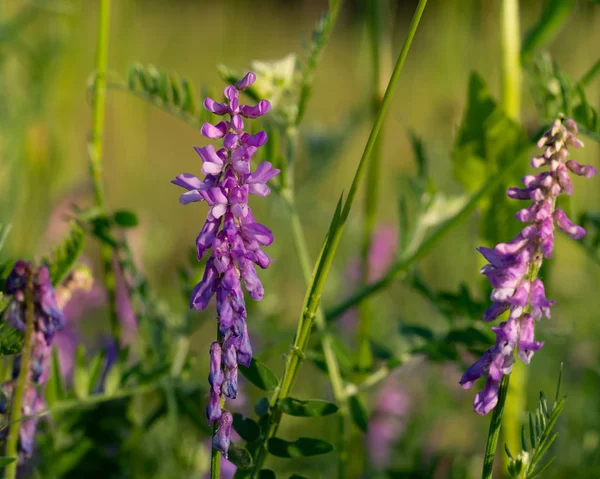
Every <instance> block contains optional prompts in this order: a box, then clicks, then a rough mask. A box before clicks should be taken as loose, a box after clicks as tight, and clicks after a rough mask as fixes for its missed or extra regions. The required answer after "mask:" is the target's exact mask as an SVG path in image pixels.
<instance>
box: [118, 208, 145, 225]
mask: <svg viewBox="0 0 600 479" xmlns="http://www.w3.org/2000/svg"><path fill="white" fill-rule="evenodd" d="M113 220H114V222H115V223H116V224H117V225H119V226H120V227H122V228H133V227H134V226H137V225H138V224H139V221H138V217H137V215H136V214H135V213H134V212H133V211H129V210H118V211H116V212H115V214H114V216H113Z"/></svg>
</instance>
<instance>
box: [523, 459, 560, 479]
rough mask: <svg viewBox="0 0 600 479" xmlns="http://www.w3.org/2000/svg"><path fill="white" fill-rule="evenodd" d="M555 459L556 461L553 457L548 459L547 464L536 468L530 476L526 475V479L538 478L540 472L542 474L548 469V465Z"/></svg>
mask: <svg viewBox="0 0 600 479" xmlns="http://www.w3.org/2000/svg"><path fill="white" fill-rule="evenodd" d="M555 459H556V457H553V458H551V459H549V460H548V462H546V464H544V465H543V466H540V467H538V468H537V469H536V470H535V471H533V472H532V473H531V474H528V475H527V479H531V478H533V477H536V476H539V475H540V474H541V473H542V472H544V471H545V470H546V469H548V467H549V466H550V464H552V463H553V462H554V460H555Z"/></svg>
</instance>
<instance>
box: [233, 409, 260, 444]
mask: <svg viewBox="0 0 600 479" xmlns="http://www.w3.org/2000/svg"><path fill="white" fill-rule="evenodd" d="M233 429H235V432H237V433H238V434H239V435H240V437H241V438H242V439H243V440H244V441H247V442H254V441H257V440H258V439H259V438H260V427H259V425H258V424H257V423H256V422H255V421H253V420H252V419H250V418H247V417H246V418H245V417H244V416H242V415H241V414H239V413H237V412H236V413H234V414H233Z"/></svg>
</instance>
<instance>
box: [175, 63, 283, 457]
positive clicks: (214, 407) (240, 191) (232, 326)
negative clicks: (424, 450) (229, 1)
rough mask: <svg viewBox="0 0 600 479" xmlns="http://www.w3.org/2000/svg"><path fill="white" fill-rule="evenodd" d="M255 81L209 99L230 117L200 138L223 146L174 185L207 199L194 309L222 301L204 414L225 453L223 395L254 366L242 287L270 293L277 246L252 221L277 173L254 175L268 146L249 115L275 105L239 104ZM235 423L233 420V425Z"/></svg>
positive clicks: (265, 168)
mask: <svg viewBox="0 0 600 479" xmlns="http://www.w3.org/2000/svg"><path fill="white" fill-rule="evenodd" d="M255 80H256V76H255V75H254V73H248V74H246V76H244V78H242V79H241V80H240V81H239V82H238V83H237V84H236V85H235V86H228V87H227V88H225V90H224V96H225V101H224V102H223V103H219V102H216V101H215V100H213V99H212V98H206V99H205V100H204V107H205V108H206V109H207V110H208V111H210V112H212V113H214V114H215V115H220V116H227V117H228V119H226V120H224V121H221V122H219V123H218V124H216V125H212V124H210V123H205V124H204V125H203V126H202V128H201V132H202V134H203V135H204V136H205V137H207V138H210V139H214V140H216V139H222V143H223V147H222V148H218V149H216V148H215V147H214V146H213V145H207V146H204V147H201V148H195V151H196V153H198V155H199V156H200V159H201V160H202V173H203V174H204V175H205V177H204V179H202V180H200V179H199V178H197V177H195V176H194V175H191V174H188V173H184V174H181V175H179V176H177V177H176V178H175V180H173V181H172V183H173V184H175V185H177V186H180V187H182V188H184V189H186V190H187V191H186V192H184V193H183V194H182V195H181V197H180V202H181V203H182V204H184V205H185V204H189V203H193V202H200V201H205V202H206V203H207V204H208V206H209V210H208V214H207V219H206V222H205V223H204V226H203V227H202V230H201V231H200V234H199V235H198V237H197V239H196V249H197V254H198V261H200V260H201V259H202V258H203V257H204V256H205V255H206V253H207V252H208V251H209V250H210V251H211V255H210V258H209V259H208V260H207V262H206V268H205V270H204V275H203V277H202V280H201V281H200V283H198V284H197V285H196V286H195V287H194V289H193V291H192V295H191V298H190V307H191V308H195V309H198V310H204V309H205V308H206V307H207V306H208V304H209V302H210V300H211V299H212V297H213V296H216V303H217V308H216V309H217V314H218V317H219V341H217V342H214V343H213V344H212V345H211V348H210V374H209V383H210V394H209V396H210V397H209V403H208V406H207V409H206V416H207V418H208V422H209V423H213V422H214V421H219V422H218V433H217V435H216V436H215V438H214V442H213V444H214V447H215V448H217V449H219V450H220V451H221V452H223V454H224V455H227V448H228V447H229V432H230V431H231V414H229V413H228V412H227V411H225V410H222V408H221V403H222V400H221V399H222V396H225V397H228V398H230V399H235V397H236V396H237V392H238V364H242V365H244V366H249V365H250V361H251V359H252V348H251V346H250V339H249V337H248V329H247V326H246V316H247V313H246V305H245V300H244V292H243V289H242V284H243V285H244V286H245V288H246V291H247V292H248V295H249V296H250V297H251V298H252V299H254V300H255V301H260V300H261V299H262V297H263V296H264V288H263V286H262V283H261V281H260V279H259V277H258V275H257V273H256V268H255V267H256V266H258V267H259V268H261V269H265V268H267V267H268V266H269V264H270V263H271V260H270V259H269V257H268V256H267V255H266V253H265V252H264V251H263V250H262V247H263V246H268V245H270V244H271V243H272V242H273V234H272V233H271V231H270V230H269V229H268V228H267V227H266V226H264V225H262V224H260V223H257V222H256V221H255V220H254V216H253V215H252V211H251V209H250V206H249V204H248V201H249V196H250V195H257V196H267V195H268V194H269V193H270V190H269V188H268V186H267V185H266V183H267V182H268V181H269V180H270V179H272V178H273V177H274V176H276V175H277V174H278V173H279V170H278V169H275V168H273V166H272V165H271V164H270V163H269V162H262V163H260V164H259V165H258V166H257V167H256V169H255V170H254V171H252V168H251V161H252V157H253V156H254V155H255V153H256V152H257V150H258V148H260V147H261V146H262V145H264V144H265V143H266V141H267V134H266V133H265V132H264V131H260V132H258V133H256V134H254V135H250V134H249V133H247V132H246V131H244V127H245V125H244V118H246V119H254V118H258V117H259V116H262V115H264V114H266V113H268V112H269V110H270V108H271V104H270V103H269V102H268V101H267V100H261V101H260V102H259V103H258V104H257V105H255V106H249V105H240V102H239V92H240V91H243V90H245V89H246V88H248V87H250V86H251V85H252V83H254V81H255ZM227 421H229V423H227Z"/></svg>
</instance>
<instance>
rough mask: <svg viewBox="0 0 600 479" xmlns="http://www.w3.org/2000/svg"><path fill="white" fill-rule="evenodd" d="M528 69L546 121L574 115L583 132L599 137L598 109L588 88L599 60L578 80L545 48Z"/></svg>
mask: <svg viewBox="0 0 600 479" xmlns="http://www.w3.org/2000/svg"><path fill="white" fill-rule="evenodd" d="M528 70H529V72H528V73H529V74H528V78H529V84H530V88H531V94H532V97H533V99H534V101H535V104H536V107H537V109H538V112H539V114H540V116H541V118H542V120H543V121H544V122H547V123H550V122H551V121H553V120H554V119H555V118H557V117H558V116H559V115H561V114H563V115H565V116H568V117H572V118H573V119H574V120H575V121H576V122H577V124H578V126H579V129H580V132H581V133H583V134H584V135H587V136H589V137H591V138H594V139H596V141H600V119H599V117H598V111H597V109H596V108H594V106H593V105H592V104H590V102H589V101H588V99H587V95H586V92H585V87H586V85H587V84H588V83H589V82H591V80H592V79H593V78H594V77H595V76H596V75H598V73H599V72H600V63H599V62H596V63H595V64H594V65H593V66H592V67H591V68H590V70H589V71H588V72H587V73H586V74H584V75H583V77H582V78H581V80H579V81H577V82H576V81H573V80H572V79H571V78H570V77H569V76H568V75H567V74H566V73H565V72H563V71H562V70H561V69H560V67H559V66H558V64H557V63H556V62H554V61H553V60H552V57H551V56H550V54H549V53H546V52H543V53H541V54H539V55H538V56H537V57H536V58H535V59H534V60H533V62H532V64H531V65H530V67H529V69H528Z"/></svg>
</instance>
